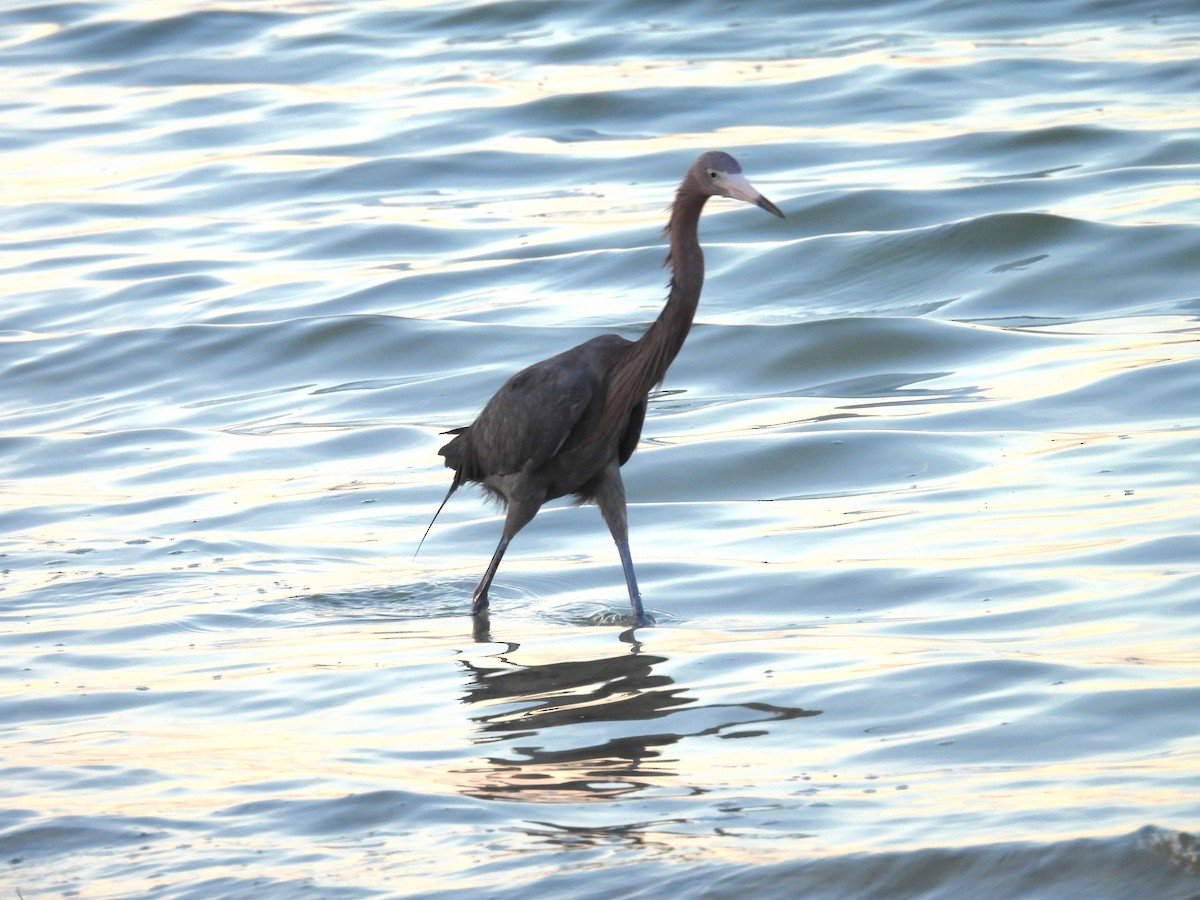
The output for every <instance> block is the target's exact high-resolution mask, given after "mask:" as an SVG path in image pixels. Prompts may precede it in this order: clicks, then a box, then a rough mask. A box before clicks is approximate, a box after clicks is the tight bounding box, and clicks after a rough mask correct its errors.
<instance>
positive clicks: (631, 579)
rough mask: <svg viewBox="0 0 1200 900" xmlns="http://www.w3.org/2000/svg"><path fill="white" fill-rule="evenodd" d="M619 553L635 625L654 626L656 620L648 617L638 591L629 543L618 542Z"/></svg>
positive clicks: (640, 626) (626, 541) (625, 541)
mask: <svg viewBox="0 0 1200 900" xmlns="http://www.w3.org/2000/svg"><path fill="white" fill-rule="evenodd" d="M617 553H618V554H620V556H621V568H622V569H623V570H624V571H625V586H626V587H627V588H629V606H630V607H631V608H632V609H633V624H634V625H635V626H637V627H638V628H642V627H645V626H648V625H653V624H654V620H653V619H651V618H650V617H649V616H648V615H646V610H645V609H644V608H643V607H642V593H641V591H639V590H638V586H637V576H636V575H634V574H633V557H632V556H630V555H629V541H628V540H624V541H617Z"/></svg>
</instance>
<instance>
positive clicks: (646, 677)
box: [459, 643, 819, 802]
mask: <svg viewBox="0 0 1200 900" xmlns="http://www.w3.org/2000/svg"><path fill="white" fill-rule="evenodd" d="M518 649H519V645H518V644H516V643H510V644H508V649H507V651H505V652H503V653H500V654H499V655H496V656H492V657H488V658H487V660H486V661H484V662H471V661H465V660H464V661H463V662H462V664H463V666H464V667H465V669H466V671H467V672H468V673H469V674H470V681H469V683H468V684H467V688H466V693H465V695H464V697H463V702H464V703H465V704H467V705H468V706H471V707H476V714H475V715H472V716H471V720H472V721H473V722H474V723H475V726H476V729H477V734H476V735H475V737H474V738H473V740H474V741H475V743H476V744H478V745H480V746H481V747H482V746H486V747H488V748H489V751H488V755H486V756H485V757H483V758H482V759H481V760H479V761H477V763H476V764H475V765H473V766H471V767H469V768H467V769H462V770H459V775H460V776H462V777H463V778H464V784H463V790H464V792H465V793H467V794H470V795H472V796H477V797H482V798H487V799H513V800H516V799H520V800H523V801H535V802H536V801H544V802H561V801H574V802H579V801H586V800H604V799H611V798H613V797H616V796H621V795H624V794H630V793H635V792H638V791H643V790H647V789H649V788H654V787H657V788H660V789H661V788H670V789H672V790H676V791H681V792H683V793H694V792H699V791H700V790H702V788H699V787H695V788H691V787H688V786H686V785H683V784H681V783H680V781H679V778H680V773H679V772H678V771H677V769H676V768H675V764H676V763H677V762H678V760H677V759H675V758H674V757H673V756H672V755H670V753H669V748H670V747H671V746H672V745H674V744H677V743H679V742H680V741H683V740H684V739H686V738H689V737H699V736H711V735H717V736H725V737H750V736H753V735H754V734H757V733H761V726H764V725H765V724H766V723H770V722H779V721H783V720H787V719H796V718H801V717H805V716H815V715H819V711H818V710H805V709H799V708H792V707H782V706H776V705H773V704H769V703H744V704H742V703H729V704H720V703H719V704H700V703H697V701H696V698H694V697H689V696H687V689H686V688H684V687H682V686H680V685H678V684H677V683H676V682H675V681H674V679H672V678H671V677H670V676H668V675H665V674H662V673H661V672H660V671H658V669H660V667H661V666H662V664H663V663H665V662H666V661H667V658H666V657H664V656H658V655H654V654H651V653H641V654H635V653H629V652H628V651H627V650H626V651H624V652H622V653H620V654H619V655H613V656H605V657H602V658H599V659H586V660H566V661H561V662H552V663H544V664H536V665H520V664H518V663H517V662H515V661H514V657H515V656H516V655H517V653H518ZM676 717H677V718H676ZM648 723H656V724H655V725H653V726H651V725H649V724H648ZM748 725H759V726H760V729H759V730H754V731H747V730H746V726H748ZM689 726H690V727H689Z"/></svg>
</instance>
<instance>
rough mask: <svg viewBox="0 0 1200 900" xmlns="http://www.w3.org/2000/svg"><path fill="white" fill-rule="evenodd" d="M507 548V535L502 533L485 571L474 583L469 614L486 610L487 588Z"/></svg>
mask: <svg viewBox="0 0 1200 900" xmlns="http://www.w3.org/2000/svg"><path fill="white" fill-rule="evenodd" d="M507 549H508V536H507V535H504V536H502V537H501V538H500V543H499V544H497V545H496V552H495V553H493V554H492V561H491V562H490V563H488V567H487V571H485V572H484V573H483V577H482V578H480V579H479V584H477V585H475V593H474V594H472V595H471V615H473V616H477V615H479V614H480V613H483V612H486V611H487V608H488V588H490V587H491V586H492V579H493V578H495V577H496V570H497V569H498V568H500V560H502V559H504V551H505V550H507Z"/></svg>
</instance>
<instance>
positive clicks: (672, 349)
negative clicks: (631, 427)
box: [630, 187, 708, 393]
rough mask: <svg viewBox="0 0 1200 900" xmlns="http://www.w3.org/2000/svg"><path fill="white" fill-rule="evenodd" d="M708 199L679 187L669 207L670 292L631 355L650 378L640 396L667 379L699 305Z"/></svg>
mask: <svg viewBox="0 0 1200 900" xmlns="http://www.w3.org/2000/svg"><path fill="white" fill-rule="evenodd" d="M707 200H708V196H707V195H705V194H694V193H685V192H684V190H683V189H682V187H681V188H680V191H679V192H678V193H677V194H676V195H675V203H674V205H673V206H672V207H671V220H670V222H669V224H668V225H667V233H668V234H669V235H670V236H671V250H670V253H668V255H667V261H666V264H667V265H668V266H670V268H671V289H670V293H669V294H668V295H667V304H666V306H664V307H663V310H662V312H661V313H659V314H658V318H657V319H655V320H654V322H653V323H652V324H651V325H650V327H649V328H648V329H646V333H645V334H643V335H642V336H641V338H640V339H639V340H638V341H637V343H636V344H635V345H634V349H632V350H631V352H630V355H631V356H633V357H645V359H646V364H647V369H648V370H649V372H648V373H647V374H652V376H653V377H652V378H651V380H650V381H649V382H648V383H647V384H646V386H645V389H644V390H643V393H645V391H648V390H650V388H652V387H653V386H654V385H656V384H658V383H659V382H660V381H662V380H663V378H664V377H665V376H666V374H667V368H668V367H669V366H670V365H671V363H672V362H673V361H674V359H675V356H676V355H677V354H678V353H679V350H680V348H681V347H682V346H683V342H684V340H686V339H687V335H688V331H689V330H690V329H691V327H692V319H693V318H695V315H696V307H697V305H699V303H700V291H701V289H702V288H703V287H704V253H703V252H702V251H701V250H700V238H699V236H698V234H697V226H698V223H699V220H700V212H701V210H703V209H704V204H705V202H706V201H707Z"/></svg>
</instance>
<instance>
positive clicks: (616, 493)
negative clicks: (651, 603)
mask: <svg viewBox="0 0 1200 900" xmlns="http://www.w3.org/2000/svg"><path fill="white" fill-rule="evenodd" d="M595 496H596V505H597V506H599V507H600V515H602V516H604V523H605V524H606V525H608V530H609V532H610V533H611V534H612V536H613V540H614V541H616V542H617V553H618V554H620V556H621V568H622V570H624V572H625V586H626V587H627V588H629V606H630V608H631V609H632V610H633V624H634V626H635V627H637V628H641V627H643V626H646V625H653V624H654V620H653V619H651V618H650V617H649V616H647V615H646V610H645V609H644V608H643V607H642V594H641V591H639V590H638V586H637V576H636V575H634V574H633V557H632V556H630V555H629V523H628V520H627V518H626V514H625V483H624V482H623V481H622V480H621V468H620V466H618V465H617V464H616V463H615V462H613V463H611V464H610V465H609V466H608V467H607V468H606V469H605V470H604V473H603V475H602V477H601V478H600V479H599V480H598V482H597V484H596V494H595Z"/></svg>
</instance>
